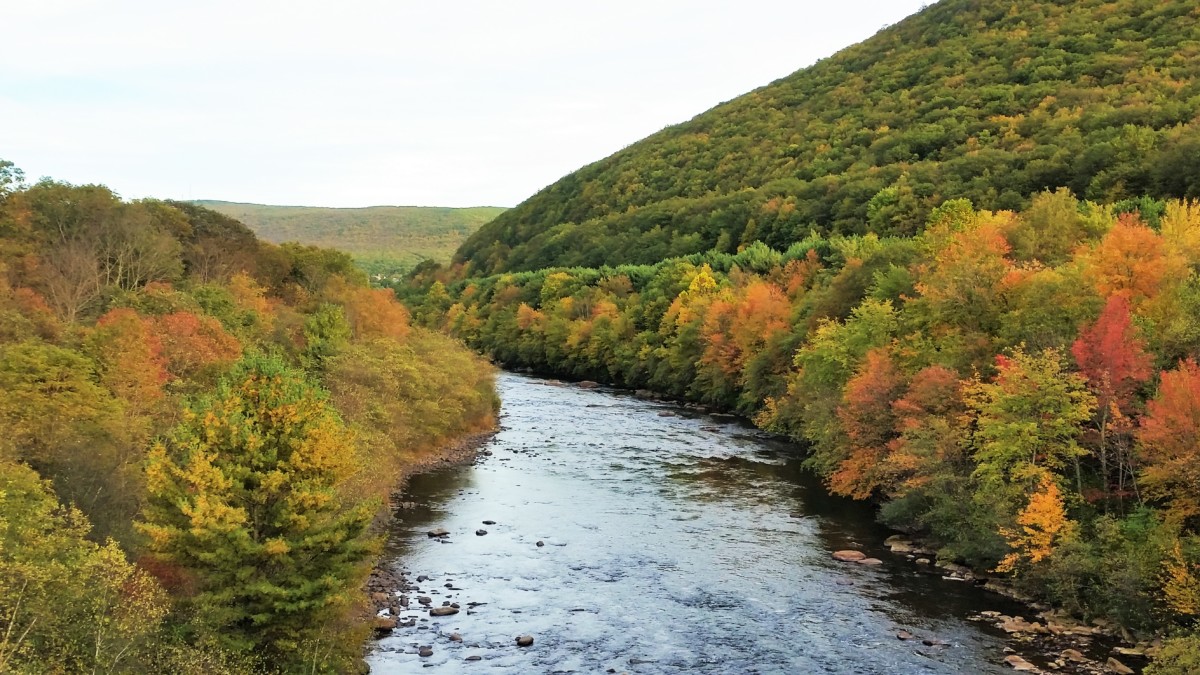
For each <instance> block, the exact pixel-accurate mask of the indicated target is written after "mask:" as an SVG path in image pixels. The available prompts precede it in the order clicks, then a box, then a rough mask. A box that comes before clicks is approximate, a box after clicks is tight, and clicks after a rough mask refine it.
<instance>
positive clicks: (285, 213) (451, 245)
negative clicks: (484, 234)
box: [195, 200, 504, 277]
mask: <svg viewBox="0 0 1200 675" xmlns="http://www.w3.org/2000/svg"><path fill="white" fill-rule="evenodd" d="M195 203H196V204H199V205H200V206H203V207H205V208H208V209H212V210H213V211H216V212H218V213H222V214H224V215H226V216H229V217H231V218H235V219H237V220H239V221H241V222H243V223H245V224H246V225H247V226H249V227H250V229H251V230H253V231H254V233H255V234H257V235H258V236H259V237H261V238H263V239H265V240H267V241H269V242H273V243H276V244H282V243H284V242H289V241H290V242H299V243H301V244H308V245H310V246H321V247H325V248H336V249H338V250H341V251H345V252H347V253H349V254H350V255H351V256H352V257H353V258H354V260H355V261H356V262H357V263H358V264H359V266H360V267H362V268H363V269H364V270H366V271H367V273H369V274H372V275H383V276H389V277H390V276H393V275H396V274H402V273H404V272H407V271H408V270H410V269H412V268H413V267H415V266H416V265H417V264H418V263H420V262H422V261H424V260H433V261H435V262H439V263H444V262H447V261H449V260H450V256H451V255H452V254H453V253H454V251H455V250H456V249H457V248H458V247H459V245H461V244H462V242H463V241H464V240H465V239H466V238H467V236H468V235H470V234H471V233H473V232H475V231H476V230H478V229H479V227H480V226H481V225H483V224H484V223H486V222H488V221H490V220H492V219H493V218H495V217H496V216H498V215H500V214H501V213H503V212H504V209H503V208H500V207H494V206H479V207H471V208H462V209H455V208H442V207H432V206H369V207H365V208H357V209H334V208H318V207H309V206H266V205H263V204H240V203H236V202H222V201H216V200H200V201H197V202H195Z"/></svg>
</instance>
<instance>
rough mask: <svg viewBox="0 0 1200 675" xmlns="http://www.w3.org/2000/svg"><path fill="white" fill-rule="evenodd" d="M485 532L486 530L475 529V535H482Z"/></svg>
mask: <svg viewBox="0 0 1200 675" xmlns="http://www.w3.org/2000/svg"><path fill="white" fill-rule="evenodd" d="M485 534H487V530H475V536H476V537H482V536H483V535H485Z"/></svg>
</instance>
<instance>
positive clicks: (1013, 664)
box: [1004, 654, 1038, 673]
mask: <svg viewBox="0 0 1200 675" xmlns="http://www.w3.org/2000/svg"><path fill="white" fill-rule="evenodd" d="M1004 662H1005V663H1007V664H1008V667H1009V668H1012V669H1013V670H1015V671H1017V672H1019V673H1036V672H1038V667H1037V666H1035V665H1033V664H1032V663H1030V662H1028V661H1026V660H1025V659H1023V658H1021V657H1020V656H1017V655H1016V654H1009V655H1008V656H1006V657H1004Z"/></svg>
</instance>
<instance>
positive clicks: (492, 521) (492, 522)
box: [483, 520, 496, 525]
mask: <svg viewBox="0 0 1200 675" xmlns="http://www.w3.org/2000/svg"><path fill="white" fill-rule="evenodd" d="M483 524H484V525H495V524H496V521H494V520H485V521H483Z"/></svg>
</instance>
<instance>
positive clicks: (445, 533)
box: [425, 527, 450, 537]
mask: <svg viewBox="0 0 1200 675" xmlns="http://www.w3.org/2000/svg"><path fill="white" fill-rule="evenodd" d="M425 534H428V535H429V536H431V537H449V536H450V531H449V530H447V529H444V528H441V527H438V528H435V529H432V530H430V531H428V532H426V533H425Z"/></svg>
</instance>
